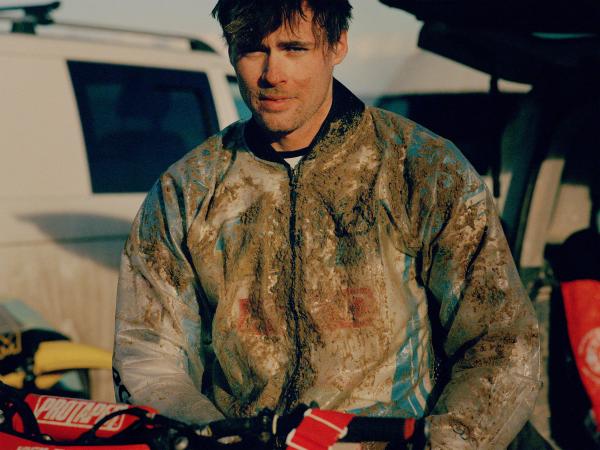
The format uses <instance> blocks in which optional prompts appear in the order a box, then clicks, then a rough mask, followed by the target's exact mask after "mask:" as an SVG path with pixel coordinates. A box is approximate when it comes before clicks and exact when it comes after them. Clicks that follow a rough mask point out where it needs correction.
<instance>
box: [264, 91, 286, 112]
mask: <svg viewBox="0 0 600 450" xmlns="http://www.w3.org/2000/svg"><path fill="white" fill-rule="evenodd" d="M258 100H259V102H260V105H261V107H262V108H263V109H265V110H267V111H282V110H284V109H286V108H287V107H288V105H289V102H290V100H292V97H287V96H283V95H261V96H260V97H259V98H258Z"/></svg>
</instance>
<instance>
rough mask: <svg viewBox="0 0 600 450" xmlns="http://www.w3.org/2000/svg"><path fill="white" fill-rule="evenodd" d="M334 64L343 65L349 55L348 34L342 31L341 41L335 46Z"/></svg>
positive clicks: (333, 49)
mask: <svg viewBox="0 0 600 450" xmlns="http://www.w3.org/2000/svg"><path fill="white" fill-rule="evenodd" d="M332 51H333V64H334V65H337V64H339V63H341V62H342V61H343V60H344V58H345V57H346V55H347V54H348V32H347V31H342V33H341V34H340V39H339V40H338V41H337V42H336V43H335V44H334V45H333V48H332Z"/></svg>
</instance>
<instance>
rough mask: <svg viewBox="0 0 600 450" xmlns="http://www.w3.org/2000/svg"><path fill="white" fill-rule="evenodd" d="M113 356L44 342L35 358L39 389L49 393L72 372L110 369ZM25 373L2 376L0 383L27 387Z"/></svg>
mask: <svg viewBox="0 0 600 450" xmlns="http://www.w3.org/2000/svg"><path fill="white" fill-rule="evenodd" d="M111 367H112V355H111V353H110V352H108V351H106V350H102V349H100V348H97V347H92V346H89V345H84V344H77V343H75V342H70V341H46V342H42V343H41V344H40V345H39V347H38V350H37V351H36V352H35V355H34V357H33V374H34V375H35V385H36V386H37V387H38V388H39V389H49V388H50V387H52V386H53V385H54V384H56V383H57V382H58V381H59V380H60V378H61V377H62V376H63V373H61V372H65V371H67V370H72V369H110V368H111ZM24 380H25V372H22V371H18V372H12V373H9V374H6V375H3V376H0V381H2V382H3V383H6V384H8V385H9V386H12V387H14V388H17V389H21V388H22V387H23V382H24Z"/></svg>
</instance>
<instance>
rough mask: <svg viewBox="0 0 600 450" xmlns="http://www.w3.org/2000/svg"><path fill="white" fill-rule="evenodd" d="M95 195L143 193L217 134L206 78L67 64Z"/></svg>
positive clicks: (153, 70)
mask: <svg viewBox="0 0 600 450" xmlns="http://www.w3.org/2000/svg"><path fill="white" fill-rule="evenodd" d="M68 66H69V71H70V74H71V79H72V81H73V86H74V90H75V95H76V98H77V104H78V107H79V113H80V116H81V122H82V127H83V133H84V138H85V144H86V149H87V156H88V163H89V169H90V176H91V180H92V191H93V192H95V193H117V192H146V191H148V190H149V189H150V187H151V186H152V184H153V183H154V181H156V179H157V178H158V177H159V176H160V174H161V173H162V172H164V171H165V170H166V169H167V168H168V167H169V166H170V165H171V164H172V163H173V162H175V161H177V160H178V159H179V158H181V157H182V156H183V155H184V154H185V153H187V152H188V151H190V150H191V149H193V148H194V147H195V146H197V145H198V144H200V143H201V142H202V141H204V140H205V139H206V138H207V137H208V136H210V135H211V134H213V133H215V132H216V131H218V122H217V115H216V111H215V106H214V101H213V98H212V95H211V91H210V85H209V82H208V78H207V77H206V75H205V74H204V73H199V72H192V71H181V70H172V69H157V68H149V67H134V66H123V65H112V64H99V63H87V62H78V61H69V63H68Z"/></svg>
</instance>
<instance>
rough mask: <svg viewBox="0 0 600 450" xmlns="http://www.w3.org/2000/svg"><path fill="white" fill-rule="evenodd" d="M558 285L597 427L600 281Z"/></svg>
mask: <svg viewBox="0 0 600 450" xmlns="http://www.w3.org/2000/svg"><path fill="white" fill-rule="evenodd" d="M560 288H561V291H562V296H563V301H564V306H565V315H566V317H567V329H568V331H569V340H570V341H571V348H572V349H573V354H574V356H575V362H576V364H577V370H578V371H579V376H580V377H581V381H582V382H583V386H584V388H585V390H586V392H587V394H588V397H589V399H590V401H591V403H592V411H593V413H594V418H595V420H596V424H597V425H596V426H597V429H598V431H600V281H597V280H575V281H566V282H563V283H561V285H560Z"/></svg>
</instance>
